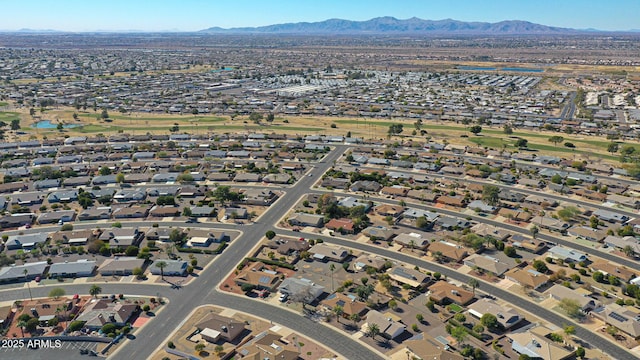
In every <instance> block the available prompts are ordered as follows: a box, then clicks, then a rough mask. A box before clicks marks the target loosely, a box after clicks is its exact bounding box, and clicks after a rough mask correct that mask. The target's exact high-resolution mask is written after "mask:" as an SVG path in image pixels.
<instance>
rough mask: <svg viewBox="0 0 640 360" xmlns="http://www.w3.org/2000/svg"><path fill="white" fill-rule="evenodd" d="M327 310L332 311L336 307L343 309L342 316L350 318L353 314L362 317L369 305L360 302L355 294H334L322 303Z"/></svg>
mask: <svg viewBox="0 0 640 360" xmlns="http://www.w3.org/2000/svg"><path fill="white" fill-rule="evenodd" d="M320 305H322V307H324V308H325V309H327V310H329V311H332V310H333V309H334V308H335V307H336V306H341V307H342V311H343V312H342V316H343V317H345V318H349V317H350V316H351V315H353V314H358V315H360V316H361V317H362V316H363V315H364V314H365V313H366V312H367V310H368V307H367V304H365V303H364V302H362V301H360V300H358V298H357V297H356V296H355V295H353V294H343V293H333V294H330V295H329V296H327V297H326V298H325V299H324V300H322V301H321V302H320Z"/></svg>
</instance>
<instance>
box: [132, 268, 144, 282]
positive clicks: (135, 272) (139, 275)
mask: <svg viewBox="0 0 640 360" xmlns="http://www.w3.org/2000/svg"><path fill="white" fill-rule="evenodd" d="M133 275H135V277H137V278H138V279H142V278H143V277H144V270H142V268H141V267H135V268H134V269H133Z"/></svg>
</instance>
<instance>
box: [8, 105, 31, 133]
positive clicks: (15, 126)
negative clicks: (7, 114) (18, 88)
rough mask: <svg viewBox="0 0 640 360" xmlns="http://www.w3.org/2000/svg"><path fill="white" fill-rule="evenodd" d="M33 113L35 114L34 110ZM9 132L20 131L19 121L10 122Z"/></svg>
mask: <svg viewBox="0 0 640 360" xmlns="http://www.w3.org/2000/svg"><path fill="white" fill-rule="evenodd" d="M34 112H35V110H34ZM32 116H33V115H32ZM11 130H13V131H16V130H20V120H19V119H13V120H11Z"/></svg>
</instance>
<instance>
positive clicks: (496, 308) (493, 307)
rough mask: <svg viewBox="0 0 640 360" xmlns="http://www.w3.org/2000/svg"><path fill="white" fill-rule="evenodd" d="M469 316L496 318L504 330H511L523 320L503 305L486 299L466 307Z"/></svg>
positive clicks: (517, 313)
mask: <svg viewBox="0 0 640 360" xmlns="http://www.w3.org/2000/svg"><path fill="white" fill-rule="evenodd" d="M468 311H469V314H471V315H473V316H475V317H476V318H478V319H480V318H482V316H483V315H485V314H491V315H494V316H495V317H496V319H497V320H498V324H500V325H501V326H502V327H503V328H504V329H505V330H508V329H510V328H512V327H513V326H514V325H516V324H518V323H519V322H520V321H522V320H524V316H522V315H521V314H520V313H519V312H518V311H516V310H514V309H513V308H511V307H509V306H505V305H500V304H498V303H496V302H495V301H493V300H491V299H487V298H482V299H480V300H478V301H476V302H474V303H473V304H471V305H469V306H468Z"/></svg>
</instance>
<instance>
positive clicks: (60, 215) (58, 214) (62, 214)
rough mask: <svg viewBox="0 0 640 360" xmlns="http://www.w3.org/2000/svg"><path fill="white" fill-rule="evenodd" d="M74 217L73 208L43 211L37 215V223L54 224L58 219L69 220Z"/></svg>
mask: <svg viewBox="0 0 640 360" xmlns="http://www.w3.org/2000/svg"><path fill="white" fill-rule="evenodd" d="M75 218H76V212H75V211H74V210H58V211H48V212H43V213H41V214H40V216H38V223H39V224H41V225H43V224H55V223H58V222H60V221H62V222H69V221H73V220H75Z"/></svg>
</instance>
